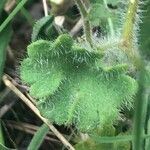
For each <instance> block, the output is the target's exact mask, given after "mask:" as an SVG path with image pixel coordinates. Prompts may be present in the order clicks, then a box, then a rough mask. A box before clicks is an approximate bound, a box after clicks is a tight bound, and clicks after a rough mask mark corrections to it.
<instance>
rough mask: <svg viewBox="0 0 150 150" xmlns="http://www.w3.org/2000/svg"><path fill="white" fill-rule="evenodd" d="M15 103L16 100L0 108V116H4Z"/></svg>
mask: <svg viewBox="0 0 150 150" xmlns="http://www.w3.org/2000/svg"><path fill="white" fill-rule="evenodd" d="M14 104H15V101H13V102H11V103H9V104H6V105H4V106H3V107H2V108H0V118H2V117H3V116H4V114H5V113H6V112H7V111H9V109H10V108H11V107H12V106H13V105H14Z"/></svg>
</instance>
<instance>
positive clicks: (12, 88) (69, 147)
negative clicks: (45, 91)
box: [3, 75, 75, 150]
mask: <svg viewBox="0 0 150 150" xmlns="http://www.w3.org/2000/svg"><path fill="white" fill-rule="evenodd" d="M3 82H4V84H5V85H6V86H7V87H9V88H10V89H11V90H12V91H13V92H14V93H15V94H16V95H17V96H18V97H19V98H20V99H21V100H22V101H23V102H24V103H25V104H26V105H27V106H28V107H29V108H30V109H31V110H32V111H33V112H34V113H35V114H36V115H37V116H38V117H39V118H40V119H41V120H42V121H43V122H44V123H45V124H47V126H48V127H49V128H50V129H51V130H52V131H53V132H54V134H55V135H56V136H57V138H58V139H59V140H60V141H61V142H62V143H63V144H64V145H65V146H66V148H67V149H70V150H75V149H74V147H73V146H72V145H71V144H70V143H69V142H68V141H67V140H66V138H65V137H64V136H63V135H62V134H61V133H60V132H59V131H58V130H57V129H56V128H55V127H54V126H53V125H52V124H51V123H50V122H49V121H48V120H47V119H46V118H44V117H42V116H41V114H40V112H39V110H38V109H37V108H36V107H35V106H34V105H33V103H32V102H31V101H30V100H29V99H28V98H27V97H26V96H25V95H24V94H23V93H22V92H21V91H19V89H17V88H16V87H15V86H14V84H13V83H12V82H11V81H10V80H9V79H8V77H7V75H4V76H3Z"/></svg>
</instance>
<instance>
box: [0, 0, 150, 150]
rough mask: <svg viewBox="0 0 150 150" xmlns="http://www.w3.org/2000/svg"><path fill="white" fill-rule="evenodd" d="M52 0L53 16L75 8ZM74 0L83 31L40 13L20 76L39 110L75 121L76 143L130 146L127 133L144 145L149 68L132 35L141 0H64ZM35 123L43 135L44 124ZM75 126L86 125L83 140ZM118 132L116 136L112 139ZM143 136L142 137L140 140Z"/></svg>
mask: <svg viewBox="0 0 150 150" xmlns="http://www.w3.org/2000/svg"><path fill="white" fill-rule="evenodd" d="M50 3H51V6H52V8H53V9H52V11H53V12H54V14H55V17H56V16H57V15H58V14H59V13H61V14H62V12H63V13H64V15H65V17H66V22H67V23H68V22H70V25H69V26H71V23H73V22H71V21H72V20H69V18H72V17H75V16H74V15H75V14H73V13H72V14H71V13H69V12H70V10H69V9H74V8H70V7H68V8H64V11H62V12H61V9H62V7H63V6H64V4H65V3H64V2H62V3H61V2H60V3H57V2H54V1H50ZM74 4H76V6H78V10H80V14H81V18H82V20H83V24H84V26H83V29H84V35H83V37H79V36H78V38H77V39H73V38H72V37H71V36H70V35H69V33H68V31H67V30H68V28H67V26H68V25H67V26H66V27H65V30H64V29H62V28H60V27H58V26H56V25H55V24H54V23H53V18H54V17H53V16H47V17H45V18H42V19H41V20H39V21H38V22H37V23H36V24H35V26H34V28H33V34H32V43H31V44H30V45H29V46H28V48H27V55H28V56H27V58H25V59H24V60H23V61H22V62H21V68H20V70H21V78H22V80H23V82H25V83H26V84H27V85H29V86H30V90H29V92H30V94H31V96H33V97H34V98H35V99H36V101H35V105H36V107H37V108H38V109H39V110H40V113H41V114H42V115H43V116H44V117H46V118H48V119H49V120H50V121H52V122H54V123H56V124H58V125H62V124H63V125H65V126H69V127H72V125H74V126H75V129H77V132H76V133H77V135H76V136H75V137H74V139H73V140H74V142H75V143H76V144H75V148H76V149H92V148H94V149H130V148H131V144H129V142H127V141H132V146H133V149H136V150H138V149H142V148H143V144H144V140H145V138H147V137H148V135H146V133H147V131H148V127H146V123H144V122H145V118H146V114H147V118H146V120H147V122H148V118H149V117H148V113H147V112H146V110H147V106H148V96H149V69H148V63H147V61H145V60H143V57H142V56H141V54H139V51H138V49H139V44H138V42H137V39H138V34H137V33H138V31H137V28H138V25H139V21H138V17H139V16H140V15H141V14H139V13H140V11H139V10H141V7H143V6H140V5H141V4H140V2H139V1H138V0H137V1H136V0H135V1H129V2H127V3H121V2H120V1H106V0H104V1H92V2H90V3H89V2H87V1H81V0H76V1H75V3H74V1H71V2H70V4H69V5H68V6H74ZM59 10H60V12H59ZM99 10H101V11H100V12H101V13H100V12H99ZM76 11H77V9H76ZM120 12H121V17H122V18H121V19H122V21H120ZM137 15H138V16H137ZM76 17H78V16H76ZM76 17H75V18H74V19H78V18H76ZM6 20H7V19H6ZM8 20H9V19H8ZM6 23H7V21H6ZM4 25H5V24H4ZM2 27H3V28H4V26H3V24H2ZM92 29H94V30H92ZM71 33H73V32H71ZM73 36H74V34H73ZM142 36H143V37H144V35H142ZM142 36H141V38H143V37H142ZM143 45H144V44H143ZM143 45H141V47H143ZM136 95H137V96H136ZM133 100H134V101H133ZM134 102H135V103H134ZM133 104H135V107H134V109H133V110H135V112H134V114H135V115H134V116H135V117H134V125H133V126H130V128H129V129H127V131H126V132H123V130H122V126H123V125H124V123H123V122H122V121H121V119H120V118H122V117H125V118H129V119H130V118H131V117H132V116H133V115H132V114H133V112H132V109H131V108H132V106H134V105H133ZM129 114H131V115H130V116H128V115H129ZM85 116H86V117H85ZM144 127H146V130H145V131H144ZM132 128H133V129H132ZM131 129H132V131H133V133H132V132H131ZM40 131H43V132H42V133H43V137H44V135H45V133H46V132H47V131H48V128H45V130H42V129H41V130H39V132H40ZM143 131H144V132H143ZM80 132H83V133H88V136H86V137H87V138H86V140H85V139H84V140H83V138H82V136H80ZM83 133H81V134H82V135H83ZM84 136H85V135H84ZM103 136H104V137H103ZM38 137H39V136H38V134H36V135H35V137H34V139H35V140H37V141H35V140H33V142H31V144H30V147H32V144H33V146H34V144H35V142H39V141H40V143H41V140H43V139H40V138H38ZM118 138H120V139H122V140H121V141H119V142H117V139H118ZM81 141H82V142H81ZM106 143H107V144H106ZM148 144H149V140H146V144H145V146H144V147H145V148H148Z"/></svg>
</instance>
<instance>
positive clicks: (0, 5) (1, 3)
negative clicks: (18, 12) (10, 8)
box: [0, 0, 6, 15]
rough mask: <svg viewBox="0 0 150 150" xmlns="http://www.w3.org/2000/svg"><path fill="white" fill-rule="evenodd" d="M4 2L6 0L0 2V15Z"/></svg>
mask: <svg viewBox="0 0 150 150" xmlns="http://www.w3.org/2000/svg"><path fill="white" fill-rule="evenodd" d="M5 3H6V0H1V2H0V15H1V12H2V10H3V9H4V5H5Z"/></svg>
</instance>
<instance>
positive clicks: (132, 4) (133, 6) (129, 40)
mask: <svg viewBox="0 0 150 150" xmlns="http://www.w3.org/2000/svg"><path fill="white" fill-rule="evenodd" d="M138 2H139V0H130V1H129V5H128V10H127V14H126V17H125V23H124V25H123V32H122V38H123V41H124V46H125V47H127V48H132V46H133V34H134V33H133V32H134V26H135V20H136V15H137V10H138Z"/></svg>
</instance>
